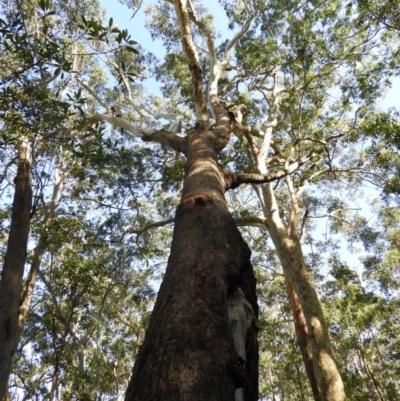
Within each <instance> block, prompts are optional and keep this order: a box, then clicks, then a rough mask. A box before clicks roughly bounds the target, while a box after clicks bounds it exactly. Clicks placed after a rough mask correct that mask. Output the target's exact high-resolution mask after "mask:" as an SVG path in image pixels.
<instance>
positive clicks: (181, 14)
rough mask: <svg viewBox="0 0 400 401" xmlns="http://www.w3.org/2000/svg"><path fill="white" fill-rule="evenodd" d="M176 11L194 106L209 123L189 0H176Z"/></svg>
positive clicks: (200, 118)
mask: <svg viewBox="0 0 400 401" xmlns="http://www.w3.org/2000/svg"><path fill="white" fill-rule="evenodd" d="M174 5H175V12H176V16H177V18H178V21H179V25H180V27H181V35H182V47H183V51H184V52H185V54H186V56H187V58H188V66H189V71H190V75H191V77H192V84H193V97H194V106H195V110H196V118H197V120H198V121H199V122H200V123H202V124H204V125H208V114H207V102H206V97H205V94H204V86H203V69H202V68H201V64H200V60H199V56H198V54H197V51H196V48H195V46H194V43H193V36H192V31H191V29H190V20H189V14H188V10H187V0H175V1H174Z"/></svg>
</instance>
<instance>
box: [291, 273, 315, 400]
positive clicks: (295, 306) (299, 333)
mask: <svg viewBox="0 0 400 401" xmlns="http://www.w3.org/2000/svg"><path fill="white" fill-rule="evenodd" d="M285 281H286V287H287V292H288V297H289V301H290V306H291V309H292V314H293V321H294V328H295V331H296V337H297V343H298V345H299V348H300V352H301V356H302V357H303V362H304V367H305V369H306V373H307V377H308V381H309V383H310V385H311V390H312V393H313V396H314V400H315V401H319V400H320V399H321V392H320V391H319V387H318V381H317V377H316V375H315V370H314V364H313V356H312V352H311V346H310V342H309V336H308V329H307V323H306V319H305V317H304V313H303V309H302V308H301V305H300V301H299V298H298V296H297V294H296V291H295V290H294V288H293V283H292V282H291V281H290V278H289V276H288V275H287V274H285Z"/></svg>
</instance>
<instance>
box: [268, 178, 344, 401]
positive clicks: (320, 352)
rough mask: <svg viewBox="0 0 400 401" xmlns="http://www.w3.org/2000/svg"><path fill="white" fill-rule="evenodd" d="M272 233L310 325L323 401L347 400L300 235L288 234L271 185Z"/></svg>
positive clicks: (269, 200) (313, 352)
mask: <svg viewBox="0 0 400 401" xmlns="http://www.w3.org/2000/svg"><path fill="white" fill-rule="evenodd" d="M262 188H263V195H264V196H263V197H264V202H265V211H266V218H267V221H268V232H269V234H270V236H271V239H272V241H273V243H274V245H275V249H276V252H277V255H278V258H279V260H280V262H281V265H282V268H283V271H284V273H285V274H287V275H288V277H289V278H290V281H291V282H292V283H293V287H294V290H295V291H296V294H297V296H298V297H299V300H300V304H301V307H302V309H303V313H304V317H305V320H306V323H307V330H308V338H309V342H310V344H311V351H312V355H313V364H314V370H315V373H316V376H317V380H318V387H319V389H320V392H321V399H322V400H323V401H345V400H346V394H345V391H344V386H343V382H342V378H341V376H340V373H339V370H338V368H337V366H336V363H335V360H334V358H333V355H332V349H331V345H330V340H329V333H328V328H327V325H326V322H325V318H324V315H323V313H322V308H321V304H320V302H319V299H318V296H317V293H316V291H315V288H314V286H313V285H312V282H311V279H310V277H309V273H308V271H307V267H306V264H305V261H304V256H303V252H302V249H301V244H300V240H299V237H298V235H297V234H296V233H295V232H293V233H291V235H289V234H288V232H287V231H286V229H285V227H284V225H283V223H282V221H281V219H280V217H279V209H278V205H277V203H276V199H275V195H274V193H273V189H272V186H271V184H264V185H263V186H262Z"/></svg>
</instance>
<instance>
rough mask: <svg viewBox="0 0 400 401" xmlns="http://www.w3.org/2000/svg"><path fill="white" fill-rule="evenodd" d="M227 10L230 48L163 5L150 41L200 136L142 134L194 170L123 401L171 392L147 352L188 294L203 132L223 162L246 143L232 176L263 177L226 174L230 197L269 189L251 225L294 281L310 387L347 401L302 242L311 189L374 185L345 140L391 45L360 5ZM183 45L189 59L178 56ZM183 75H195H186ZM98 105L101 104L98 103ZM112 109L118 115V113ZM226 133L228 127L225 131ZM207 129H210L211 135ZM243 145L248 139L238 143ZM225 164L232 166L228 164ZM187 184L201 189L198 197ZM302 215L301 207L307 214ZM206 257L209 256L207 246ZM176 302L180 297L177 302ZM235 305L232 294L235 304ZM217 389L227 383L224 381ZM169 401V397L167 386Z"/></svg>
mask: <svg viewBox="0 0 400 401" xmlns="http://www.w3.org/2000/svg"><path fill="white" fill-rule="evenodd" d="M223 4H224V6H225V9H226V11H227V14H228V17H229V18H230V21H231V27H232V28H233V27H235V26H236V27H237V29H238V30H239V33H238V34H237V35H236V36H235V37H234V39H233V40H232V41H227V42H225V43H223V44H222V45H221V46H220V47H218V48H216V45H215V41H214V32H213V30H212V27H211V22H210V20H211V18H210V15H208V14H207V13H205V12H204V9H202V8H201V7H198V8H197V9H195V6H194V5H193V4H192V3H186V2H179V1H176V2H165V3H160V4H159V5H157V6H156V7H155V8H153V10H154V12H153V14H152V20H151V21H150V23H149V24H150V28H151V29H152V30H153V35H154V36H158V37H160V38H161V39H162V40H163V41H164V44H165V46H166V48H167V50H168V54H167V56H166V61H165V63H164V65H163V66H161V67H159V68H158V69H157V75H158V78H159V80H160V81H161V82H162V83H163V85H164V86H163V91H164V95H165V96H168V97H169V98H173V97H175V98H176V99H177V102H179V101H180V99H179V98H180V97H183V98H185V97H188V96H190V93H191V91H192V90H193V95H192V97H191V101H192V102H193V103H194V110H193V111H194V114H195V116H196V120H197V126H196V127H195V130H194V133H193V134H190V135H188V136H187V137H186V138H184V139H182V138H181V136H180V135H177V134H174V133H172V132H167V131H166V130H159V131H156V132H154V131H153V132H152V131H151V129H150V130H149V129H147V130H145V129H144V128H142V129H141V131H142V132H144V134H142V139H143V140H145V141H154V142H160V143H162V144H163V145H169V146H170V147H172V148H173V149H175V150H176V151H177V152H181V153H183V154H184V155H185V156H187V162H186V179H185V183H184V188H183V194H182V201H181V204H180V206H179V207H178V211H177V215H176V216H177V217H176V220H175V222H176V227H175V230H177V231H175V242H174V245H173V248H172V253H171V257H170V262H169V267H168V268H167V274H166V278H165V282H164V283H166V284H163V286H162V287H161V291H160V294H159V300H158V302H157V304H156V307H155V311H154V316H155V317H154V319H152V320H151V322H150V327H149V332H148V336H147V338H148V339H149V340H145V343H144V346H143V350H142V353H141V354H139V356H138V360H137V362H136V365H135V366H136V367H135V368H134V373H133V377H132V381H131V385H130V387H129V388H128V393H127V399H135V397H139V398H140V397H143V396H144V395H143V394H147V395H146V396H149V394H150V393H141V391H149V392H151V391H155V392H157V393H158V394H162V390H160V388H159V387H157V385H156V384H155V383H156V382H157V380H163V379H162V377H163V375H162V374H161V373H159V374H160V375H161V377H159V376H158V374H157V373H155V371H152V370H151V369H152V366H155V365H157V366H161V365H158V362H157V363H156V361H158V359H157V358H158V356H156V355H153V353H152V352H151V351H150V350H149V347H150V343H151V344H152V346H153V347H154V346H155V347H156V348H158V344H159V342H162V341H164V336H165V335H167V334H164V333H162V334H161V333H155V331H156V326H158V327H160V325H161V326H162V322H163V321H162V319H161V317H159V314H160V313H161V311H160V310H162V311H163V313H164V314H168V315H169V313H170V310H171V309H170V308H173V307H174V305H172V304H168V305H167V304H166V301H165V299H166V297H167V296H166V295H165V293H168V294H170V291H171V288H175V287H174V286H175V285H176V286H177V287H176V288H179V289H180V291H182V292H183V289H181V288H182V287H181V286H184V283H179V284H175V282H174V280H173V279H172V278H171V279H170V278H169V277H170V275H171V276H173V273H172V272H173V271H175V264H176V263H177V262H175V253H176V252H177V251H176V249H178V248H179V247H178V245H177V244H178V241H183V239H181V237H180V235H179V232H180V231H179V230H180V229H181V226H180V225H179V224H178V222H179V221H180V220H179V219H184V214H183V212H182V213H181V211H180V209H181V208H183V207H184V205H185V202H184V201H185V198H186V197H189V198H190V196H192V195H193V196H195V192H196V191H200V190H201V186H200V184H198V183H197V181H195V178H196V174H195V172H193V173H192V172H191V171H192V170H191V169H192V168H194V169H195V168H196V161H195V160H194V159H193V157H194V156H192V151H191V148H190V146H192V144H193V146H194V144H197V143H198V142H197V139H196V138H197V134H198V133H199V132H204V129H205V132H212V133H213V137H215V136H217V138H216V139H215V142H216V152H217V153H219V152H220V151H221V150H222V149H224V148H225V147H226V145H227V139H228V137H227V135H226V132H237V133H239V141H236V144H234V145H233V150H232V152H231V155H232V156H233V154H235V153H236V154H237V153H240V154H241V155H240V156H238V157H237V159H236V160H235V159H233V160H234V161H233V162H232V164H233V166H234V167H235V168H240V167H243V164H245V167H246V168H247V169H248V171H250V172H256V173H257V174H254V173H253V174H247V175H243V174H239V173H233V174H231V173H230V172H227V171H224V169H221V170H219V171H222V174H224V181H225V184H224V189H229V188H232V187H235V186H238V185H239V184H241V183H245V182H250V183H253V184H257V183H263V182H264V184H263V185H261V187H260V188H258V187H255V188H256V193H257V196H258V198H259V202H260V207H261V209H262V211H263V213H264V218H262V219H247V220H248V221H250V220H252V222H256V223H257V224H263V225H264V226H265V227H266V229H267V230H268V232H269V234H270V235H271V238H272V240H273V242H274V245H275V248H276V250H277V253H278V256H279V258H280V261H281V264H282V267H283V269H284V273H285V275H286V282H287V286H288V292H289V297H290V299H291V305H292V309H293V313H294V314H296V315H295V319H296V320H295V322H296V327H297V330H296V331H297V332H298V334H299V343H300V345H301V344H302V343H303V346H302V347H301V349H302V351H303V357H304V359H305V362H306V364H307V366H308V367H309V369H308V371H309V372H310V374H309V377H310V381H311V382H312V381H313V372H312V370H314V371H315V375H316V378H317V383H316V385H314V386H313V387H314V396H315V397H316V398H318V397H319V393H321V397H322V399H332V400H339V399H345V397H346V396H345V393H344V388H343V383H342V380H341V378H340V374H339V372H338V369H337V366H336V363H335V361H334V358H333V354H332V351H331V346H330V341H329V335H328V327H327V325H326V323H325V320H324V316H323V313H322V308H321V306H320V304H319V301H318V297H317V294H316V291H315V289H314V287H313V285H312V280H311V278H310V274H309V272H308V268H307V265H306V262H305V259H304V256H303V252H302V247H301V237H302V234H303V233H304V230H305V228H306V226H307V222H308V221H309V218H310V217H312V216H310V210H309V207H310V208H311V207H312V204H311V198H309V197H307V196H305V195H304V194H306V188H307V187H308V186H310V185H311V184H313V185H315V184H316V183H317V182H319V187H320V188H324V185H326V183H328V186H332V183H333V182H335V180H337V179H338V178H340V179H346V177H349V178H350V179H351V178H352V177H354V176H356V177H357V179H361V180H362V179H368V177H370V176H371V174H374V172H373V171H371V166H370V165H365V164H363V163H361V164H360V159H359V158H358V155H357V154H356V153H355V152H354V151H353V148H351V147H350V146H348V142H347V141H346V137H347V135H348V133H349V132H350V131H351V130H352V129H354V126H357V124H358V122H359V119H360V117H361V118H362V117H363V116H364V115H365V110H366V109H367V108H371V107H372V106H373V105H374V102H375V100H376V99H377V98H378V97H379V95H380V90H381V88H382V86H383V85H385V84H387V80H386V77H387V76H389V75H390V73H391V68H392V65H393V63H392V58H391V57H392V54H393V51H392V50H395V45H393V44H391V43H390V42H385V40H387V39H388V38H383V37H382V36H381V35H380V34H379V30H378V31H377V29H376V28H374V27H366V26H364V25H362V24H361V25H360V24H359V23H358V22H359V21H358V14H357V9H356V7H355V6H354V5H347V6H344V5H342V4H341V3H340V2H333V3H332V2H330V3H329V4H323V5H321V4H314V3H313V2H307V3H305V4H303V5H301V6H299V5H297V3H296V4H294V3H290V2H289V3H285V4H277V3H276V2H256V3H253V2H247V1H243V2H235V3H234V4H233V3H230V2H223ZM172 6H173V7H172ZM174 10H175V11H174ZM175 14H176V15H175ZM176 19H177V20H178V22H179V26H178V24H177V23H176V22H175V21H176ZM252 24H253V25H252ZM192 29H193V31H192ZM192 32H194V33H192ZM349 38H351V40H349ZM180 39H181V40H182V46H183V50H184V51H183V54H182V52H181V50H180V49H179V40H180ZM194 43H195V45H194ZM195 46H197V47H195ZM197 48H198V49H199V52H200V55H198V53H197ZM233 48H235V49H234V50H235V51H233ZM388 49H389V50H390V51H389V52H388V51H387V50H388ZM186 63H188V68H189V69H188V70H185V67H184V66H185V64H186ZM203 71H204V73H203ZM203 74H207V78H208V80H209V82H208V86H207V95H208V96H207V97H208V106H209V109H210V113H211V116H212V117H213V118H214V120H213V122H214V121H215V125H211V124H210V123H209V115H208V113H209V112H208V111H207V103H206V94H205V88H204V83H203ZM82 85H84V84H83V83H82ZM125 87H126V92H127V105H126V107H127V109H131V110H136V111H137V112H139V114H141V115H142V116H143V119H145V118H146V114H147V115H148V114H149V113H148V112H146V111H144V110H143V109H142V110H140V109H138V106H137V104H135V100H134V99H133V98H132V96H131V93H130V89H129V85H128V84H127V85H125ZM85 88H86V90H87V91H88V92H89V93H90V92H91V93H92V96H93V97H96V96H95V95H96V94H95V93H94V91H93V90H91V89H90V88H89V87H87V86H86V87H85ZM332 94H333V95H335V96H336V97H337V99H336V100H334V99H332V97H331V95H332ZM97 100H98V101H99V103H100V104H102V99H97ZM221 105H222V106H223V107H222V108H221ZM103 106H104V107H106V108H107V104H104V103H103ZM108 107H109V106H108ZM109 109H110V112H111V113H112V109H111V108H110V107H109ZM150 114H153V115H154V116H155V114H157V113H155V112H154V111H153V110H151V113H150ZM115 116H116V117H118V118H121V120H120V121H118V123H117V124H118V125H119V126H121V127H123V128H124V129H127V130H130V131H131V132H136V133H137V135H140V134H141V132H140V130H138V129H137V127H136V126H135V125H131V124H130V122H129V121H127V119H126V118H124V117H123V114H122V113H118V114H116V115H115ZM221 116H222V117H221ZM157 117H160V115H159V114H158V115H157ZM163 117H164V118H167V119H168V118H169V119H170V120H172V119H173V118H174V117H168V116H167V115H165V114H164V115H163ZM90 118H91V119H93V121H96V119H105V120H106V119H107V118H109V117H108V116H104V115H103V117H102V116H101V115H97V116H92V117H90ZM221 118H222V119H221ZM224 119H225V120H224ZM223 121H225V126H224V125H221V124H222V122H223ZM209 127H212V130H211V131H209ZM202 130H203V131H202ZM187 131H188V132H190V130H188V129H187ZM240 133H241V134H243V135H242V136H240ZM199 135H200V134H199ZM204 135H205V134H204ZM218 135H220V137H218ZM246 141H247V144H246V143H245V142H246ZM188 146H189V148H188ZM246 147H247V149H246ZM207 149H208V148H207ZM199 152H200V150H199ZM200 154H201V153H199V155H200ZM248 156H249V157H248ZM213 157H214V158H215V155H214V156H213ZM226 159H228V160H229V156H228V157H227V158H226ZM205 166H206V164H204V167H205ZM298 167H300V169H298V171H296V173H295V174H293V175H292V176H290V174H289V173H293V170H295V169H296V170H297V168H298ZM194 171H196V172H198V174H199V176H200V175H201V176H202V177H204V178H202V179H201V180H202V181H201V183H202V185H205V182H206V178H205V177H206V176H207V174H206V172H207V171H206V170H205V169H204V170H203V171H202V172H201V173H200V168H198V169H197V170H194ZM210 171H211V167H210ZM215 171H216V170H215ZM268 171H270V173H269V174H268ZM207 173H208V172H207ZM292 177H293V178H292ZM272 178H283V179H284V180H283V181H284V185H283V186H282V185H281V186H278V189H279V192H278V193H279V197H280V200H279V202H278V200H277V195H278V193H277V192H276V190H275V188H274V186H272V184H266V183H265V182H267V181H269V180H271V179H272ZM381 178H382V177H381ZM191 180H194V182H195V184H193V186H192V184H191V182H192V181H191ZM193 187H196V189H195V190H194V189H193ZM188 188H189V189H188ZM209 190H211V188H209ZM283 190H285V191H286V194H284V192H283ZM204 192H206V188H204ZM212 193H213V191H212ZM301 194H303V199H304V203H303V205H302V198H301V197H300V196H301ZM204 199H205V201H204V205H203V206H207V205H208V203H207V202H206V201H207V200H208V198H207V197H205V198H204ZM282 201H283V202H282ZM221 202H222V198H221ZM194 203H195V202H194ZM301 207H304V211H303V212H302V211H301ZM280 209H281V210H283V211H285V214H286V216H284V215H283V213H280ZM327 209H328V213H327V214H326V215H327V216H328V215H330V216H331V217H333V218H335V214H336V213H338V212H339V211H340V210H339V209H337V208H335V207H334V208H333V209H331V210H329V208H327ZM193 229H194V227H193ZM220 234H221V235H222V230H220ZM182 244H183V242H182ZM193 244H195V242H194V241H193ZM175 246H176V247H177V248H175ZM193 246H194V245H193ZM203 247H204V249H208V247H207V246H206V244H205V243H204V244H203ZM177 260H178V259H177ZM175 274H176V273H175ZM170 280H171V282H170ZM239 282H240V281H239ZM242 285H243V284H242ZM194 286H196V284H194ZM228 287H229V286H228ZM239 287H240V285H239ZM177 291H178V290H175V291H173V294H174V295H175V293H176V292H177ZM175 296H178V295H175ZM229 296H230V295H229V292H228V299H229ZM245 296H246V297H248V300H251V297H252V296H251V295H250V294H249V293H245ZM174 299H175V298H174ZM176 302H177V303H178V302H179V301H178V300H177V301H176ZM254 310H255V308H254V305H253V312H254ZM191 312H192V313H193V310H192V311H191ZM171 313H172V314H173V315H174V313H173V312H171ZM168 327H170V326H168ZM185 327H186V326H185ZM169 330H174V328H173V327H171V328H170V329H169ZM168 338H170V339H171V341H175V338H179V337H175V334H174V335H171V336H170V337H168ZM188 338H189V339H188V343H190V342H191V340H190V337H188ZM300 340H301V341H302V343H301V341H300ZM166 342H167V343H168V341H167V340H166ZM308 343H309V344H308ZM309 346H310V349H311V353H310V352H309ZM174 347H176V346H174V345H172V346H171V348H172V349H171V350H168V352H173V349H174ZM236 349H237V350H238V349H239V347H236ZM307 349H308V350H307ZM305 351H307V352H305ZM166 352H167V350H166ZM239 354H240V353H239ZM193 355H194V354H193ZM152 358H154V359H152ZM171 360H173V359H172V358H171ZM152 361H153V362H152ZM310 361H312V364H310V363H309V362H310ZM248 362H249V361H248ZM247 365H248V363H247ZM247 365H246V366H247ZM198 366H199V365H198ZM162 370H163V371H164V372H165V375H169V374H168V373H167V372H168V369H167V368H165V369H162ZM149 372H151V373H149ZM174 374H177V372H175V373H174ZM142 375H143V376H142ZM144 377H146V380H148V381H145V379H144ZM169 377H172V376H169ZM185 377H186V376H185ZM191 377H192V376H191ZM219 382H220V383H223V380H219ZM312 384H315V383H312ZM193 386H195V384H193ZM236 386H239V387H240V386H241V384H240V383H236ZM145 387H147V390H146V388H145ZM150 388H151V390H150ZM165 391H166V392H167V393H168V391H170V390H169V388H168V386H166V387H165ZM171 391H172V390H171ZM183 391H188V392H190V391H191V389H190V388H188V387H187V386H186V387H185V390H183ZM244 393H245V394H247V395H246V397H250V398H251V397H252V395H250V394H251V391H249V389H245V391H244ZM168 394H169V393H168ZM171 394H172V393H171ZM174 394H175V393H174ZM238 394H241V392H239V393H238ZM199 396H200V395H199ZM238 397H240V395H238ZM250 398H249V399H250Z"/></svg>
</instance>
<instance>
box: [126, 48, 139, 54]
mask: <svg viewBox="0 0 400 401" xmlns="http://www.w3.org/2000/svg"><path fill="white" fill-rule="evenodd" d="M126 50H128V51H129V52H131V53H134V54H139V52H138V51H137V50H136V49H135V48H134V47H131V46H126Z"/></svg>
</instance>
